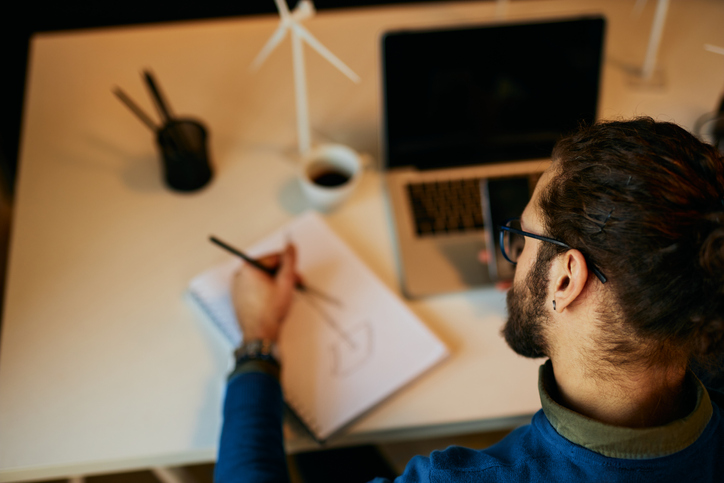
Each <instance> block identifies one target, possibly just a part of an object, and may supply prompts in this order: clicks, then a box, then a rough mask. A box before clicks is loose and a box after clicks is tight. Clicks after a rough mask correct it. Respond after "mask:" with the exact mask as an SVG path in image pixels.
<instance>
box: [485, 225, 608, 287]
mask: <svg viewBox="0 0 724 483" xmlns="http://www.w3.org/2000/svg"><path fill="white" fill-rule="evenodd" d="M499 228H500V251H502V252H503V256H504V257H505V259H506V260H508V261H509V262H510V263H512V264H513V265H516V264H517V263H518V258H519V257H520V254H521V253H522V252H523V247H524V246H525V237H530V238H535V239H536V240H541V241H544V242H548V243H553V244H554V245H558V246H559V247H563V248H567V249H569V250H570V249H571V246H570V245H568V244H567V243H563V242H562V241H560V240H556V239H554V238H548V237H547V236H542V235H536V234H535V233H529V232H527V231H523V230H521V229H520V228H521V226H520V218H511V219H510V220H508V221H506V222H505V224H503V225H500V226H499ZM586 262H587V263H588V265H589V267H590V269H591V271H592V272H593V274H594V275H595V276H596V277H598V279H599V280H600V281H601V283H606V282H607V281H608V279H607V278H606V276H605V275H604V274H603V273H602V272H601V271H600V270H599V269H598V267H596V266H595V265H594V264H592V263H590V262H588V260H586Z"/></svg>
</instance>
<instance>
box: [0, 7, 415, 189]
mask: <svg viewBox="0 0 724 483" xmlns="http://www.w3.org/2000/svg"><path fill="white" fill-rule="evenodd" d="M417 1H418V2H420V1H426V0H417ZM287 3H289V4H290V7H293V6H294V5H296V0H287ZM388 3H411V0H397V1H395V0H316V1H315V2H314V4H315V7H316V8H317V10H325V9H334V8H348V7H359V6H367V5H379V4H388ZM6 7H7V6H6ZM18 7H19V9H20V10H19V13H12V14H10V13H8V11H9V10H10V9H9V8H6V10H5V13H4V14H3V15H2V19H0V45H1V46H2V52H3V53H2V80H1V81H0V86H1V87H2V89H1V90H0V183H3V184H4V186H2V188H3V189H4V192H5V193H6V194H8V195H9V196H10V197H11V196H12V193H13V190H14V189H13V187H14V180H15V173H16V171H17V157H18V142H19V138H20V134H21V133H20V124H21V115H22V106H23V96H24V86H25V72H26V68H27V55H28V41H29V39H30V37H31V35H32V34H33V33H35V32H47V31H54V30H69V29H79V28H88V27H103V26H109V25H130V24H141V23H157V22H168V21H177V20H189V19H202V18H217V17H229V16H236V15H253V14H262V13H273V12H276V6H275V4H274V1H273V0H176V1H174V2H170V1H163V0H124V1H120V2H113V1H105V2H103V1H100V2H99V1H92V0H66V1H63V2H49V3H45V2H43V3H42V4H41V2H24V3H20V2H18V4H16V7H15V8H18Z"/></svg>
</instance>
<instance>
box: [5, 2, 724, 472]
mask: <svg viewBox="0 0 724 483" xmlns="http://www.w3.org/2000/svg"><path fill="white" fill-rule="evenodd" d="M649 3H653V2H649ZM632 8H633V2H632V1H624V0H620V1H617V0H596V1H594V0H591V1H587V2H581V1H578V2H576V1H543V0H539V1H534V2H512V3H511V4H510V7H509V15H510V16H513V17H530V16H540V15H546V16H549V15H557V14H566V13H573V12H582V11H586V12H591V11H603V12H604V13H606V14H607V15H608V17H609V29H608V52H607V61H606V65H605V73H604V84H603V91H602V97H601V102H602V103H601V111H600V115H601V117H605V118H610V117H617V116H622V117H628V116H631V115H635V114H648V115H652V116H654V117H657V118H660V119H666V120H673V121H677V122H679V123H681V124H683V125H684V126H687V127H692V126H693V124H694V122H695V120H696V118H697V117H698V116H700V115H701V114H703V113H705V112H707V111H709V110H711V109H713V107H714V106H715V104H716V103H717V100H718V98H719V95H720V91H721V87H722V85H723V84H724V82H722V81H723V80H724V60H723V59H722V58H721V57H718V56H717V55H715V54H711V53H707V52H705V51H704V50H703V47H702V46H703V44H704V43H713V44H719V45H722V44H724V35H723V34H722V30H721V28H720V27H721V23H722V20H724V3H722V2H721V1H719V0H696V1H691V0H690V1H687V2H684V1H681V0H675V1H674V2H672V6H671V11H670V16H669V22H668V24H667V29H666V32H665V36H664V41H663V44H662V46H661V51H660V56H659V58H660V63H661V65H662V66H663V67H664V69H665V71H666V74H667V85H666V88H665V89H664V90H659V91H637V90H632V89H630V88H629V87H628V86H627V83H626V76H625V74H624V69H623V67H622V66H626V65H629V66H631V65H640V62H641V60H642V59H643V54H644V51H645V47H646V41H647V38H648V27H649V25H650V20H651V13H652V8H653V6H652V5H650V6H649V7H647V10H646V12H645V13H644V16H643V17H642V18H641V19H639V20H636V19H633V18H632V17H631V16H630V11H631V9H632ZM494 11H495V7H494V5H493V4H492V3H468V2H466V3H460V4H456V3H445V4H444V5H435V4H431V5H424V6H406V7H388V8H374V9H360V10H348V11H341V10H340V11H330V12H323V13H320V14H318V16H317V17H316V18H314V19H312V20H311V21H309V22H308V25H309V28H310V29H311V31H312V32H313V33H314V34H315V35H316V36H317V37H318V38H319V39H320V40H321V41H322V42H323V43H325V44H326V45H327V46H329V47H330V48H331V49H332V50H333V51H334V52H335V54H337V55H338V56H339V57H340V58H341V59H343V60H344V61H345V62H347V63H348V64H349V65H350V67H352V69H354V70H355V71H356V72H357V73H358V74H360V75H361V77H362V79H363V83H362V84H361V85H355V84H353V83H351V82H350V81H349V80H348V79H346V78H345V77H343V76H342V75H340V74H338V72H337V71H336V70H334V68H333V67H331V66H330V65H328V64H327V63H326V61H324V60H323V59H321V58H319V57H318V56H317V55H316V54H314V53H311V52H309V53H308V55H307V61H308V64H307V65H308V73H309V77H308V84H309V91H310V109H311V116H312V125H313V127H314V128H315V132H314V139H315V141H317V142H319V141H325V140H333V141H337V142H342V143H345V144H348V145H350V146H352V147H354V148H356V149H358V150H360V151H363V152H367V153H372V154H373V155H375V157H376V153H377V130H378V122H377V116H378V103H379V101H378V97H379V88H378V83H379V80H378V74H379V72H378V67H377V49H378V35H379V33H380V32H381V31H383V30H385V29H387V28H394V27H401V26H413V25H414V26H419V25H429V24H455V23H476V22H483V21H487V20H490V19H492V18H493V17H494ZM276 23H277V18H276V17H274V16H265V17H256V18H244V19H229V20H220V21H212V22H190V23H179V24H171V25H163V26H153V27H134V28H117V29H100V30H90V31H82V32H69V33H57V34H46V35H39V36H37V37H35V38H34V40H33V42H32V48H31V54H32V56H31V59H30V74H29V80H28V90H27V99H26V104H25V121H24V128H23V142H22V148H21V149H22V151H21V152H22V155H21V162H20V174H19V179H18V185H17V200H16V211H15V218H14V226H13V231H12V240H11V257H10V267H9V275H8V288H7V290H8V291H7V296H6V307H5V313H4V323H3V334H2V348H1V350H0V480H2V481H11V480H12V481H16V480H24V479H33V478H51V477H58V476H64V475H73V474H82V473H94V472H109V471H119V470H124V469H133V468H142V467H150V466H161V465H177V464H185V463H194V462H205V461H212V460H213V459H214V457H215V452H216V443H217V437H218V433H219V429H220V423H221V419H220V407H221V402H222V399H221V395H222V391H223V387H224V380H225V372H226V367H227V361H228V354H226V353H224V352H222V351H220V350H219V348H220V346H219V345H218V344H216V343H215V341H214V340H213V339H212V338H210V337H209V336H208V334H207V332H206V331H205V330H204V328H203V327H201V326H200V324H199V322H197V321H196V320H195V319H194V317H193V315H192V312H191V311H190V310H189V308H188V307H187V306H186V304H185V302H184V301H183V300H182V293H183V291H184V289H185V287H186V284H187V282H188V281H189V279H190V278H191V277H192V276H194V275H195V274H197V273H198V272H200V271H202V270H203V269H205V268H207V267H209V266H211V265H213V264H215V263H217V262H219V261H221V260H223V259H225V258H226V257H227V255H226V254H224V253H222V252H221V251H220V250H218V249H217V248H215V247H213V246H212V245H211V244H209V243H208V242H207V241H206V237H207V235H209V234H211V233H213V234H216V235H218V236H220V237H222V238H224V239H228V240H231V241H233V242H234V243H236V244H238V245H240V246H245V245H248V244H251V243H252V242H253V241H255V240H256V239H257V238H259V237H261V236H263V235H264V234H266V233H267V232H269V231H271V230H272V229H274V228H275V227H277V226H279V225H281V224H283V223H284V222H286V221H288V220H289V219H291V218H292V217H293V216H294V215H296V214H297V213H299V212H301V211H302V210H303V209H305V208H306V203H305V202H304V200H303V199H302V197H301V194H300V192H299V191H298V189H297V187H296V185H295V181H294V170H295V160H294V158H295V156H294V149H295V123H294V111H293V105H294V104H293V97H292V96H293V89H292V80H291V55H290V47H289V45H288V44H284V45H283V46H282V48H280V49H278V50H277V51H276V52H274V54H273V55H272V56H271V57H270V58H269V59H268V61H267V62H266V64H265V65H264V66H263V67H262V69H261V71H259V72H258V73H256V74H250V73H249V72H248V70H247V67H248V65H249V64H250V63H251V61H252V59H253V57H254V56H255V55H256V53H257V51H258V50H259V49H260V48H261V46H262V45H263V43H264V42H265V41H266V39H267V37H268V36H269V35H270V34H271V32H272V31H273V30H274V28H275V26H276ZM145 67H150V68H152V69H153V70H154V72H155V73H156V75H157V78H158V80H159V81H160V83H161V86H162V88H163V89H164V91H165V93H166V95H167V97H168V99H169V100H170V102H171V104H172V107H173V108H174V109H175V111H176V112H177V113H180V114H183V113H189V114H193V115H194V116H196V117H198V118H200V119H202V120H203V121H204V122H205V123H206V124H207V125H208V127H209V128H210V131H211V151H212V157H213V160H214V163H215V166H216V177H215V179H214V181H213V184H211V185H210V186H209V187H208V188H207V189H205V190H203V191H201V192H199V193H195V194H190V195H182V194H175V193H172V192H170V191H168V190H167V189H165V188H164V187H163V185H162V184H161V181H160V177H159V173H158V171H159V168H158V163H157V160H156V153H155V151H154V146H153V142H152V135H151V133H150V132H149V131H147V130H146V129H145V128H144V127H143V126H142V125H141V123H140V122H139V121H138V120H136V119H135V118H134V117H133V116H132V115H131V114H130V113H129V112H128V111H127V109H126V108H125V107H124V106H123V105H121V104H120V103H119V102H118V100H117V99H115V98H114V96H112V95H111V88H112V87H113V86H114V85H118V86H121V87H122V88H123V89H124V90H126V92H128V93H129V94H130V95H131V97H133V98H134V99H136V100H137V101H138V102H139V103H140V104H142V105H143V106H144V107H145V108H146V109H147V110H148V111H152V107H151V104H150V102H149V98H148V96H147V94H146V92H145V90H144V86H143V85H142V82H141V79H140V76H139V75H138V73H139V71H140V70H141V69H142V68H145ZM327 219H328V221H329V223H330V224H331V226H332V227H333V228H334V229H335V230H336V231H337V232H338V233H339V234H340V235H341V236H342V237H343V238H344V239H345V240H346V241H347V242H348V243H349V244H350V245H351V247H352V248H353V249H354V250H355V251H356V252H357V253H358V254H359V255H360V257H361V258H362V259H363V260H364V261H365V262H366V263H367V264H368V265H369V266H370V267H371V268H372V270H373V271H374V272H375V273H376V274H377V275H379V276H380V277H381V279H382V280H383V281H384V282H385V283H386V284H387V285H388V286H390V287H392V288H393V289H394V290H398V283H397V272H396V267H395V254H394V248H393V247H394V245H393V240H392V236H391V230H390V220H389V218H388V215H387V211H386V206H385V202H384V198H383V194H382V190H381V179H380V175H379V173H378V172H377V171H376V170H374V169H372V170H369V171H368V172H367V173H366V174H365V177H364V179H363V182H362V184H361V186H360V187H359V189H358V190H357V191H356V192H355V194H354V196H353V198H352V199H350V200H349V202H348V203H346V204H345V205H344V206H343V207H341V208H340V209H339V210H338V211H336V212H334V213H333V214H330V215H329V216H328V217H327ZM410 307H411V308H412V309H413V310H414V311H415V312H416V313H417V314H419V315H420V317H422V319H423V320H424V321H425V322H426V323H427V324H429V326H430V327H431V328H432V330H434V331H435V332H436V333H437V334H439V336H440V337H441V338H442V339H443V340H444V341H445V342H446V343H448V344H449V346H450V348H451V349H452V354H453V355H452V357H451V358H450V360H449V361H447V362H446V363H445V364H443V365H441V366H440V367H438V368H436V369H435V370H433V371H432V372H430V373H429V374H427V375H425V376H424V377H423V378H422V379H420V380H418V381H417V382H415V383H414V384H413V385H411V386H409V387H407V388H405V389H404V390H403V391H401V392H400V393H398V394H396V395H395V396H394V397H393V398H391V399H390V400H388V401H386V402H385V403H384V404H382V405H381V406H379V407H378V408H376V409H375V410H374V411H373V412H371V413H370V414H369V415H367V416H366V417H365V418H364V419H362V420H360V421H359V422H358V423H357V424H355V425H354V426H353V427H352V428H351V430H350V433H349V435H348V436H347V437H346V438H345V440H344V441H342V443H348V442H353V441H380V440H382V439H394V438H407V437H413V436H423V435H434V434H450V433H454V432H466V431H479V430H485V429H498V428H502V427H510V426H512V425H515V424H519V423H522V422H524V421H525V419H526V417H528V416H529V415H530V414H532V413H533V412H534V411H536V410H537V408H538V407H539V401H538V396H537V390H536V377H537V366H538V362H537V361H528V360H524V359H522V358H520V357H517V356H516V355H514V354H513V353H512V352H511V351H510V350H508V349H507V347H506V346H505V344H504V342H503V340H502V339H501V338H500V337H499V335H498V331H499V328H500V326H501V323H502V321H503V317H504V297H503V295H502V294H500V293H497V292H495V291H492V290H476V291H472V292H469V293H464V294H457V295H447V296H440V297H434V298H431V299H427V300H422V301H416V302H413V303H410ZM288 444H289V449H290V451H294V450H296V449H299V448H301V447H303V442H301V441H300V440H298V439H292V440H290V441H289V442H288Z"/></svg>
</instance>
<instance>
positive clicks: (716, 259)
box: [699, 212, 724, 291]
mask: <svg viewBox="0 0 724 483" xmlns="http://www.w3.org/2000/svg"><path fill="white" fill-rule="evenodd" d="M707 219H708V220H709V221H710V222H713V224H715V228H714V229H713V230H712V231H711V233H709V235H708V236H707V237H706V239H705V240H704V242H703V243H702V244H701V249H700V251H699V264H700V265H701V267H702V268H703V269H704V270H705V271H706V272H707V274H708V275H711V276H713V277H714V278H715V279H716V283H717V284H719V285H724V212H722V213H713V214H710V215H708V216H707ZM716 225H718V226H716ZM723 289H724V287H719V290H718V291H722V290H723Z"/></svg>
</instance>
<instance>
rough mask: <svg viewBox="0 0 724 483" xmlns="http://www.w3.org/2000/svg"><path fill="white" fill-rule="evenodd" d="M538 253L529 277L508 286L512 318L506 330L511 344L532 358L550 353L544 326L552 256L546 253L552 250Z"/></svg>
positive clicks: (514, 348) (546, 315)
mask: <svg viewBox="0 0 724 483" xmlns="http://www.w3.org/2000/svg"><path fill="white" fill-rule="evenodd" d="M541 248H542V247H541ZM538 255H539V256H538V257H537V258H536V261H535V263H534V265H533V268H532V269H531V272H530V274H529V275H528V277H527V278H526V279H525V280H524V281H522V283H520V284H513V287H511V288H510V290H508V294H507V296H506V305H507V306H508V320H507V322H506V323H505V326H504V327H503V330H502V334H503V337H505V342H507V343H508V345H509V346H510V348H511V349H513V350H514V351H515V352H516V353H518V354H520V355H521V356H523V357H529V358H531V359H536V358H538V357H546V356H547V355H548V344H547V341H546V337H545V334H544V328H545V325H546V322H547V321H548V313H547V312H546V310H545V304H546V298H547V297H546V296H547V293H546V289H547V287H548V269H549V265H550V263H549V262H550V261H551V259H552V257H550V256H546V255H548V253H539V254H538ZM541 255H543V256H541Z"/></svg>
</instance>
